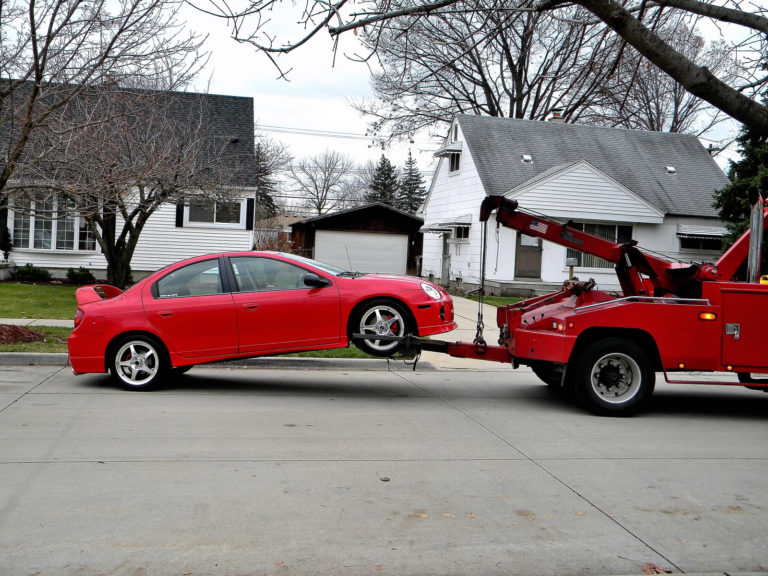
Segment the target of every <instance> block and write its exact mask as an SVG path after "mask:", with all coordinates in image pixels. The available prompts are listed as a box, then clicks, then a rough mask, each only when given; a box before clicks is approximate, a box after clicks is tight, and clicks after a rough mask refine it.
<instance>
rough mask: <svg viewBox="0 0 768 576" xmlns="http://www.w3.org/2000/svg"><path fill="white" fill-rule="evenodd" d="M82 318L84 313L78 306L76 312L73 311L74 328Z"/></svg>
mask: <svg viewBox="0 0 768 576" xmlns="http://www.w3.org/2000/svg"><path fill="white" fill-rule="evenodd" d="M83 318H85V314H83V311H82V310H80V308H78V309H77V313H75V328H77V327H78V326H80V324H81V323H82V321H83Z"/></svg>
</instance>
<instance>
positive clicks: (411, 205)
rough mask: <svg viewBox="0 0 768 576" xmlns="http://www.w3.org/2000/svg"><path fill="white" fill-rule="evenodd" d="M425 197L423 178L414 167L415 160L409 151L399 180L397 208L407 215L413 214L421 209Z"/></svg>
mask: <svg viewBox="0 0 768 576" xmlns="http://www.w3.org/2000/svg"><path fill="white" fill-rule="evenodd" d="M426 197H427V189H426V188H425V187H424V177H423V176H422V175H421V172H420V171H419V168H418V166H416V160H414V159H413V156H412V155H411V151H410V149H409V150H408V160H406V161H405V167H404V168H403V176H402V178H401V179H400V189H399V190H398V195H397V208H399V209H400V210H402V211H404V212H408V213H409V214H415V213H416V212H417V211H418V210H419V208H421V205H422V204H423V203H424V199H425V198H426Z"/></svg>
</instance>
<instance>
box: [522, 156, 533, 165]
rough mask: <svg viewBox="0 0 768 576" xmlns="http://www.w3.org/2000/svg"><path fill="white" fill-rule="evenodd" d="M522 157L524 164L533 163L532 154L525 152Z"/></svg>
mask: <svg viewBox="0 0 768 576" xmlns="http://www.w3.org/2000/svg"><path fill="white" fill-rule="evenodd" d="M520 158H521V159H522V161H523V164H533V156H531V155H530V154H523V155H522V156H521V157H520Z"/></svg>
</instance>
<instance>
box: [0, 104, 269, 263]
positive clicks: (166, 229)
mask: <svg viewBox="0 0 768 576" xmlns="http://www.w3.org/2000/svg"><path fill="white" fill-rule="evenodd" d="M170 97H172V98H173V102H174V107H176V106H178V107H179V108H178V109H179V110H180V113H181V111H182V109H183V108H188V109H190V108H191V109H193V110H195V111H198V110H202V111H203V112H204V113H201V114H199V115H198V117H203V118H205V119H206V120H207V122H208V127H207V128H208V131H209V133H210V134H212V135H213V137H214V138H224V139H226V140H227V142H228V145H229V146H230V147H231V149H232V156H233V157H235V156H236V158H237V161H238V162H240V163H241V164H240V165H239V166H240V167H243V164H245V166H244V169H241V170H240V171H239V172H238V173H239V174H241V175H242V176H241V177H240V178H239V181H238V182H232V185H233V186H237V188H238V189H239V190H243V191H245V194H244V195H243V196H244V197H242V198H239V199H232V200H227V201H224V202H222V201H219V202H216V201H214V200H205V201H203V202H201V203H195V205H192V206H189V205H187V206H182V205H179V206H176V205H174V204H166V205H163V206H161V207H160V208H159V209H158V210H157V211H156V212H155V213H154V214H152V216H151V217H150V218H149V219H148V220H147V223H146V225H145V227H144V229H143V231H142V233H141V236H140V238H139V242H138V245H137V246H136V250H135V252H134V255H133V259H132V261H131V268H132V271H133V272H134V277H136V278H138V277H141V276H142V275H143V274H142V273H147V272H151V271H153V270H157V269H158V268H161V267H163V266H165V265H167V264H170V263H172V262H175V261H177V260H181V259H184V258H188V257H190V256H195V255H199V254H206V253H212V252H218V251H228V250H250V249H251V248H252V246H253V239H254V233H253V214H254V197H253V196H254V192H255V174H256V171H255V165H254V169H250V168H249V167H248V165H249V164H251V163H254V164H255V161H254V154H253V151H254V119H253V98H242V97H236V96H220V95H212V94H195V93H184V92H173V93H171V95H170ZM174 109H176V108H174ZM182 117H186V116H182ZM248 196H250V197H248ZM60 206H61V200H60V199H53V198H51V197H47V198H44V199H43V198H41V199H40V200H36V201H32V202H31V203H30V206H29V208H30V209H31V210H32V212H31V213H27V212H26V211H25V212H24V213H22V212H20V211H19V212H18V213H15V212H14V210H13V208H14V198H13V197H11V200H10V205H9V210H8V222H7V224H8V228H9V230H10V232H11V235H12V237H13V244H14V247H13V251H12V252H11V255H10V257H11V260H13V261H14V262H15V263H16V264H17V265H24V264H27V263H30V264H33V265H35V266H39V267H45V268H48V269H50V270H51V271H52V272H53V273H54V274H55V275H57V276H62V275H64V274H65V273H66V270H67V268H77V267H80V266H83V267H85V268H88V269H90V270H91V271H92V272H93V273H94V275H95V276H96V277H97V278H103V277H105V275H104V271H105V270H106V267H107V264H106V260H105V258H104V256H103V255H102V253H101V251H100V249H99V246H98V244H97V243H96V241H95V240H94V238H93V237H92V235H91V234H90V233H89V232H88V229H87V226H86V224H85V222H84V221H83V219H82V218H81V217H80V216H73V215H71V214H70V215H66V216H60V215H59V213H58V212H59V211H62V209H61V208H60ZM0 214H2V212H0ZM118 229H119V228H118Z"/></svg>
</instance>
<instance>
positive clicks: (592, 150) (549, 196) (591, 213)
mask: <svg viewBox="0 0 768 576" xmlns="http://www.w3.org/2000/svg"><path fill="white" fill-rule="evenodd" d="M436 156H438V157H439V158H440V161H439V163H438V167H437V170H436V172H435V175H434V177H433V180H432V183H431V186H430V190H429V195H428V197H427V201H426V203H425V207H424V226H423V228H422V231H423V232H424V249H423V259H422V274H423V275H424V276H432V277H434V278H435V279H436V280H439V281H441V282H442V283H444V284H449V283H451V284H454V285H456V284H460V285H462V286H463V287H467V286H470V285H477V284H478V282H479V278H480V267H481V262H480V257H481V231H482V223H480V222H479V211H480V204H481V202H482V200H483V198H485V196H486V195H506V196H508V197H510V198H514V199H516V200H517V201H518V202H519V206H520V208H521V209H524V210H525V211H527V212H533V213H537V214H540V215H542V216H545V217H547V218H553V219H557V220H560V221H571V222H572V223H573V224H574V225H576V226H580V227H582V228H583V229H584V230H586V231H588V232H592V233H594V234H597V235H599V236H603V237H606V238H610V239H612V240H615V241H623V240H630V239H635V240H637V241H638V243H639V245H640V247H641V248H644V249H647V250H649V251H653V252H656V253H661V254H663V255H665V256H667V257H670V258H674V259H679V260H682V261H686V262H690V261H701V260H707V261H711V260H713V259H716V258H717V257H718V255H719V254H720V251H721V240H722V237H723V235H724V234H725V229H724V225H723V223H722V222H721V221H720V220H719V218H718V214H717V212H716V211H715V209H714V208H713V207H712V194H713V192H714V191H715V190H717V189H719V188H722V187H723V186H725V185H726V184H728V179H727V177H726V176H725V174H723V172H722V171H721V170H720V168H719V167H718V166H717V164H716V163H715V162H714V161H713V160H712V158H711V157H710V155H709V153H708V152H707V151H706V150H705V149H704V147H703V146H702V145H701V143H700V142H699V140H698V139H697V138H696V137H694V136H689V135H684V134H669V133H661V132H644V131H636V130H625V129H617V128H603V127H595V126H585V125H578V124H566V123H563V122H541V121H530V120H517V119H509V118H490V117H481V116H457V117H456V118H455V119H454V120H453V123H452V125H451V129H450V132H449V136H448V138H446V141H445V143H444V146H443V147H442V148H441V149H440V150H439V151H438V152H437V153H436ZM567 259H568V260H570V263H571V264H573V263H575V264H576V265H575V267H574V273H575V275H576V276H578V277H579V278H581V279H583V280H585V279H588V278H594V279H595V280H596V281H597V283H598V285H599V286H600V287H601V288H602V289H607V290H617V289H618V288H619V287H618V282H617V280H616V276H615V274H614V273H613V265H612V264H611V263H609V262H606V261H602V260H600V259H597V258H595V257H593V256H591V255H588V254H583V253H580V252H576V251H572V250H567V249H566V248H565V247H562V246H559V245H555V244H552V243H550V242H546V241H541V240H539V239H536V238H532V237H529V236H525V235H522V234H518V233H517V232H515V231H514V230H511V229H508V228H504V227H497V226H496V224H495V221H494V219H493V217H492V218H491V220H490V221H489V223H488V228H487V256H486V287H487V289H488V291H489V292H490V293H496V294H521V295H527V294H530V293H531V292H532V291H533V290H536V289H540V288H544V286H542V285H547V286H548V287H550V288H551V287H552V285H553V284H561V283H562V282H563V280H565V279H567V278H568V276H569V267H568V266H567V264H566V260H567ZM571 259H575V260H571Z"/></svg>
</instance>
